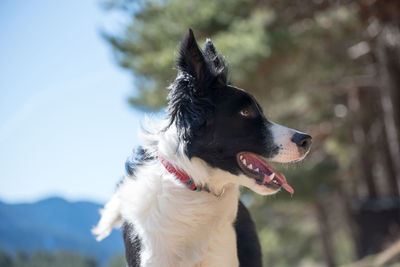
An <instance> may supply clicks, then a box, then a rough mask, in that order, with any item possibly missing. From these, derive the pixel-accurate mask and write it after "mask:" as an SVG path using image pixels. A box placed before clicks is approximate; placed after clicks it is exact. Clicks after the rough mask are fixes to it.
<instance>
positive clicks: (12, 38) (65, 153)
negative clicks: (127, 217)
mask: <svg viewBox="0 0 400 267" xmlns="http://www.w3.org/2000/svg"><path fill="white" fill-rule="evenodd" d="M123 22H124V18H123V17H122V16H121V15H118V14H114V13H107V12H105V11H103V10H102V9H101V8H100V7H99V1H98V0H91V1H78V0H73V1H51V0H47V1H46V0H38V1H30V0H20V1H13V0H3V1H0V58H1V60H0V72H1V75H0V170H1V172H0V173H1V174H0V199H1V200H3V201H7V202H21V201H28V202H30V201H35V200H38V199H41V198H43V197H47V196H54V195H59V196H62V197H66V198H67V199H70V200H78V199H85V200H94V201H100V202H104V201H106V200H107V199H108V198H109V197H110V195H111V194H112V192H113V190H114V187H115V184H116V182H117V181H118V180H119V179H120V177H121V176H122V175H123V173H124V162H125V159H126V157H127V156H128V155H129V153H130V151H131V150H132V148H133V147H134V146H135V145H137V144H138V142H139V141H138V140H137V133H138V131H139V128H140V122H142V121H143V116H144V115H143V114H142V113H141V112H139V111H136V110H134V109H132V108H131V107H130V106H129V105H128V103H127V98H128V96H129V95H130V94H131V93H132V92H133V85H132V76H131V75H130V74H129V73H128V72H127V71H125V70H122V69H121V68H119V67H118V66H117V65H116V63H115V61H114V59H113V56H112V50H111V47H109V45H108V44H107V43H106V41H104V40H103V39H102V37H101V36H100V30H101V29H104V28H105V29H108V30H116V29H119V28H120V27H119V25H121V24H122V23H123Z"/></svg>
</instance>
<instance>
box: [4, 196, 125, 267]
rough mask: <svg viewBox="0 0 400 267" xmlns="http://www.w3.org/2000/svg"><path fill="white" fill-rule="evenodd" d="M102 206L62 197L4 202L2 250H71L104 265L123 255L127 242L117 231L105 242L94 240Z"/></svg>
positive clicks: (11, 251)
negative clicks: (30, 202)
mask: <svg viewBox="0 0 400 267" xmlns="http://www.w3.org/2000/svg"><path fill="white" fill-rule="evenodd" d="M101 207H102V205H100V204H97V203H92V202H86V201H81V202H69V201H67V200H65V199H62V198H58V197H53V198H47V199H44V200H41V201H38V202H36V203H32V204H7V203H4V202H0V250H5V251H7V252H9V253H14V252H17V251H27V252H32V251H38V250H45V251H57V250H68V251H74V252H79V253H83V254H88V255H91V256H94V257H95V258H96V259H97V260H98V261H99V262H103V263H104V262H106V261H108V260H109V259H110V257H112V256H113V255H115V254H117V253H121V252H123V241H122V235H121V232H120V231H116V230H114V231H113V232H112V234H111V235H110V236H109V237H107V238H106V239H105V240H103V241H102V242H97V241H96V240H95V239H94V237H93V235H92V234H91V232H90V229H91V228H92V227H93V226H94V225H95V224H96V223H97V221H98V220H99V218H100V215H99V209H100V208H101Z"/></svg>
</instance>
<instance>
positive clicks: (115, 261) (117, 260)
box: [107, 254, 126, 267]
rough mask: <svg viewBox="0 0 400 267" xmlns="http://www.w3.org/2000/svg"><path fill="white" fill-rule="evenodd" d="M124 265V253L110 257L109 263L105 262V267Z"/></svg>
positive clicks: (120, 266) (121, 266)
mask: <svg viewBox="0 0 400 267" xmlns="http://www.w3.org/2000/svg"><path fill="white" fill-rule="evenodd" d="M125 265H126V262H125V255H124V254H118V255H116V256H114V257H113V258H112V259H111V261H110V263H109V264H107V267H123V266H125Z"/></svg>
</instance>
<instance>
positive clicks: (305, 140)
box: [292, 132, 312, 153]
mask: <svg viewBox="0 0 400 267" xmlns="http://www.w3.org/2000/svg"><path fill="white" fill-rule="evenodd" d="M311 139H312V138H311V136H309V135H308V134H305V133H299V132H296V133H295V134H294V135H293V137H292V142H293V143H295V144H296V145H297V147H298V148H299V151H301V152H303V153H305V152H307V151H308V149H309V148H310V146H311Z"/></svg>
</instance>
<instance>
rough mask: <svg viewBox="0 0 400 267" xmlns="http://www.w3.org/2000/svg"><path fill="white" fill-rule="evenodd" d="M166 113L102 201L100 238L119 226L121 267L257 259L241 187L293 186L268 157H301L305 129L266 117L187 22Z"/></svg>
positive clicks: (258, 262)
mask: <svg viewBox="0 0 400 267" xmlns="http://www.w3.org/2000/svg"><path fill="white" fill-rule="evenodd" d="M176 67H177V70H178V75H177V77H176V79H175V81H174V82H173V83H172V84H171V85H170V88H169V89H170V92H169V96H168V100H169V103H168V109H167V110H168V112H167V114H168V115H167V119H166V120H164V121H163V122H161V123H159V124H158V126H151V125H150V126H147V128H146V133H145V134H144V139H145V140H144V144H143V146H141V147H139V148H138V149H137V150H136V152H135V153H134V155H133V157H132V158H131V159H128V161H127V163H126V169H127V173H128V174H127V176H126V177H125V178H124V179H123V180H122V182H121V183H120V184H119V186H118V187H117V190H116V192H115V194H114V195H113V196H112V198H111V200H110V201H109V202H108V203H107V204H106V205H105V207H104V209H103V210H101V219H100V221H99V223H98V225H97V226H96V227H95V228H94V229H93V233H94V234H95V235H96V236H97V240H102V239H103V238H105V237H106V236H107V235H109V234H110V232H111V231H112V228H113V227H118V226H122V228H123V238H124V244H125V256H126V261H127V266H129V267H133V266H163V267H165V266H171V267H180V266H182V267H188V266H207V267H209V266H218V267H224V266H227V267H228V266H229V267H232V266H242V267H247V266H251V267H257V266H262V259H261V248H260V243H259V240H258V237H257V234H256V230H255V225H254V222H253V221H252V219H251V217H250V214H249V212H248V210H247V209H246V207H245V206H244V205H243V204H242V203H241V202H240V201H239V195H240V192H239V188H240V187H241V186H244V187H247V188H249V189H251V190H252V191H254V192H256V193H258V194H260V195H270V194H275V193H277V192H278V191H280V189H281V188H283V189H284V190H286V191H288V192H289V193H291V194H293V193H294V190H293V188H292V187H291V186H290V185H289V184H288V183H287V181H286V178H285V176H284V175H283V174H282V173H279V172H277V171H276V170H274V169H273V168H272V167H271V166H270V165H269V164H268V163H267V160H268V161H273V162H282V163H287V162H293V161H299V160H302V159H303V158H304V157H305V156H306V154H307V153H308V151H309V149H310V145H311V137H310V136H309V135H308V134H305V133H302V132H299V131H295V130H293V129H290V128H287V127H284V126H281V125H279V124H276V123H273V122H272V121H270V120H268V119H267V118H266V117H265V116H264V114H263V109H262V107H261V106H260V105H259V104H258V102H257V101H256V99H255V98H254V97H253V96H252V95H251V94H249V93H247V92H245V91H244V90H242V89H240V88H237V87H234V86H233V85H231V84H230V83H229V82H228V80H227V75H228V73H227V72H228V71H227V67H226V66H225V63H224V60H223V58H222V56H220V55H219V54H218V52H217V51H216V49H215V47H214V45H213V43H212V42H211V41H210V40H207V41H206V43H205V46H204V49H203V50H201V49H200V48H199V47H198V45H197V42H196V39H195V37H194V35H193V31H192V30H191V29H189V31H188V33H187V34H186V35H185V37H184V39H183V40H182V42H181V44H180V49H179V55H178V59H177V63H176Z"/></svg>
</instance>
